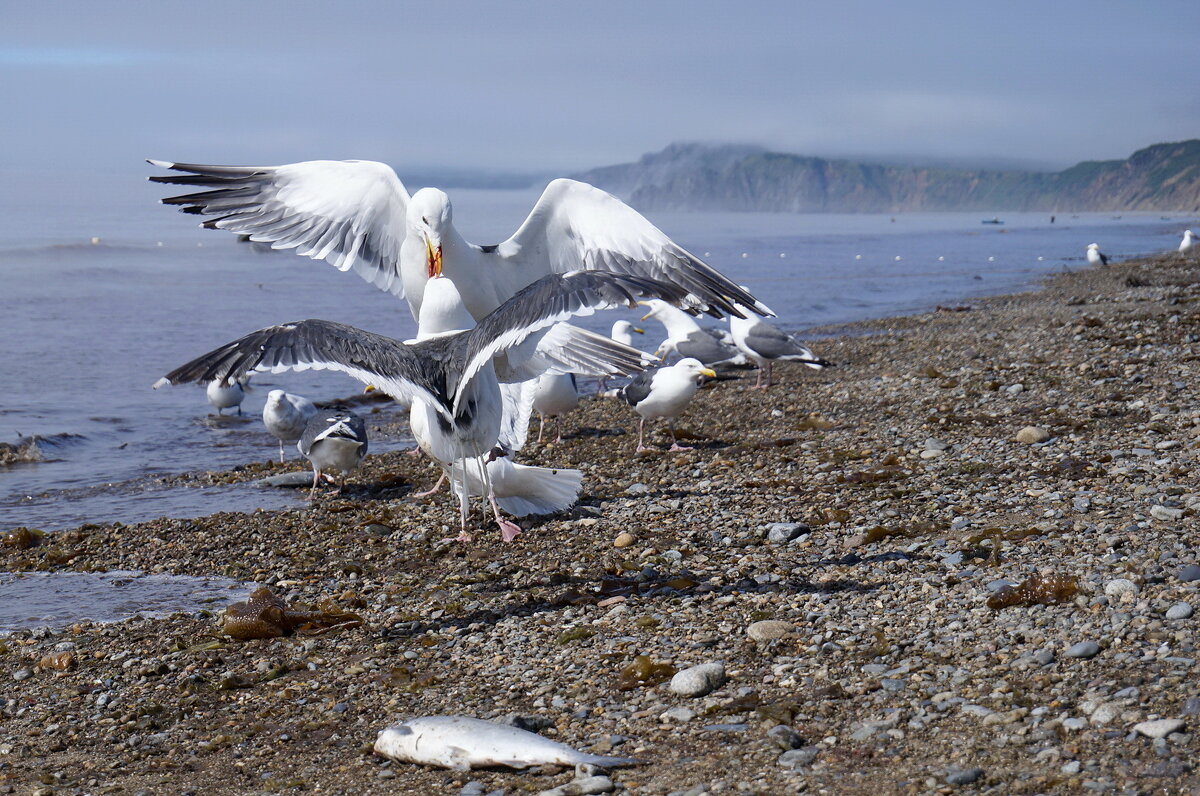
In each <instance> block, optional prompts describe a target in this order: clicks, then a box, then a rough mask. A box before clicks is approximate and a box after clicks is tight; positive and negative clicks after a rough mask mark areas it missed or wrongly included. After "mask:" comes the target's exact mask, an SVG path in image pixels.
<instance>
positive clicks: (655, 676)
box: [617, 655, 676, 691]
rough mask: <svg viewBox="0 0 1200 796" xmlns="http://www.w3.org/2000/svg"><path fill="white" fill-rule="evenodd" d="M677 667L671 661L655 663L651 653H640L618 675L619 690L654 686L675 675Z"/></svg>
mask: <svg viewBox="0 0 1200 796" xmlns="http://www.w3.org/2000/svg"><path fill="white" fill-rule="evenodd" d="M675 672H676V669H675V667H674V666H672V665H671V664H669V663H655V662H654V661H653V660H652V659H651V658H650V656H649V655H638V656H637V657H636V658H634V659H633V663H631V664H629V665H628V666H626V667H625V668H624V669H622V670H621V673H620V674H618V675H617V690H618V691H632V690H633V689H635V688H642V687H645V686H654V685H658V684H659V683H662V682H665V681H666V680H667V679H669V678H671V677H673V676H674V675H675Z"/></svg>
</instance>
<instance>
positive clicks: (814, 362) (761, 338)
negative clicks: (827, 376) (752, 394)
mask: <svg viewBox="0 0 1200 796" xmlns="http://www.w3.org/2000/svg"><path fill="white" fill-rule="evenodd" d="M729 332H730V334H731V335H733V343H734V345H736V346H737V347H738V348H739V349H741V351H743V352H744V353H745V354H746V356H747V357H749V358H750V359H752V360H754V363H755V364H756V365H758V379H756V380H755V382H754V386H755V388H761V389H764V390H765V389H767V388H768V387H770V386H771V384H772V383H773V382H772V381H771V371H772V368H773V366H774V364H775V361H776V360H779V359H782V360H788V361H792V362H799V363H800V364H802V365H806V366H808V367H810V368H813V369H814V370H821V369H822V368H828V367H832V365H833V363H832V362H828V361H826V360H824V359H821V358H820V357H819V356H817V355H816V354H814V353H813V352H812V349H810V348H808V347H806V346H803V345H801V344H800V343H799V342H798V341H797V340H796V338H794V337H792V336H791V335H790V334H788V333H787V332H785V331H783V330H782V329H780V328H779V327H777V326H775V325H773V324H770V323H767V322H766V321H764V320H762V319H761V318H758V317H754V316H750V317H746V318H739V317H737V316H734V315H730V316H729ZM764 370H765V371H766V373H767V383H766V384H763V383H762V381H763V371H764Z"/></svg>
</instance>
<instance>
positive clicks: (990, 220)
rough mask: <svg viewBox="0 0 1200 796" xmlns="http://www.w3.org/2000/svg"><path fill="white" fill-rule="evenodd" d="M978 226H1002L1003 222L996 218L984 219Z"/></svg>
mask: <svg viewBox="0 0 1200 796" xmlns="http://www.w3.org/2000/svg"><path fill="white" fill-rule="evenodd" d="M979 223H980V224H1003V223H1004V222H1003V221H1001V220H1000V219H998V218H985V219H984V220H983V221H980V222H979Z"/></svg>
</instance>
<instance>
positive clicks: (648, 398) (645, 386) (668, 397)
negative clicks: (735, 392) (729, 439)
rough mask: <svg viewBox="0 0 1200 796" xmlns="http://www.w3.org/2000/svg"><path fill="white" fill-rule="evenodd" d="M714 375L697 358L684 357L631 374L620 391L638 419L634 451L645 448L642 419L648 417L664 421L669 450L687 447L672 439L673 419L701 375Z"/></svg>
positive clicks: (714, 373) (691, 394)
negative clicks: (635, 374)
mask: <svg viewBox="0 0 1200 796" xmlns="http://www.w3.org/2000/svg"><path fill="white" fill-rule="evenodd" d="M716 375H717V374H716V372H715V371H713V370H711V369H710V368H706V367H704V364H703V363H701V362H700V360H698V359H693V358H691V357H685V358H684V359H681V360H679V361H678V362H676V363H675V364H674V365H668V366H665V367H661V368H655V369H654V370H647V371H643V372H642V373H639V374H638V375H637V376H636V377H634V379H633V381H631V382H629V384H628V385H627V386H626V387H625V389H624V390H623V391H622V394H623V395H624V397H625V401H626V403H628V404H629V405H630V406H632V407H633V409H634V411H636V412H637V413H638V414H639V415H641V418H642V419H641V420H640V421H639V422H638V443H637V452H638V453H641V452H642V451H644V450H647V448H646V446H645V445H643V444H642V443H643V441H644V440H645V432H646V421H647V420H648V419H652V418H662V419H663V420H666V421H667V429H668V430H669V431H670V432H671V448H670V450H672V451H686V450H691V448H689V447H687V446H685V445H680V444H679V440H677V439H676V438H675V418H677V417H679V415H680V414H682V413H683V410H684V409H686V408H687V405H688V404H689V403H690V402H691V400H692V397H693V396H694V395H695V394H696V391H697V390H698V389H700V382H701V381H702V377H704V376H707V377H709V378H712V377H714V376H716Z"/></svg>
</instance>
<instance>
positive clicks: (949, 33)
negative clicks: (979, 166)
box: [0, 0, 1200, 172]
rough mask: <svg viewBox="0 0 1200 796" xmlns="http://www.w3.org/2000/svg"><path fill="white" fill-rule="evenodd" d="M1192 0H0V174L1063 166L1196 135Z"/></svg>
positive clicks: (1199, 96) (1198, 35) (1196, 40)
mask: <svg viewBox="0 0 1200 796" xmlns="http://www.w3.org/2000/svg"><path fill="white" fill-rule="evenodd" d="M1196 12H1197V6H1196V5H1195V0H1186V2H1146V3H1133V2H1127V1H1126V0H1121V1H1120V2H1103V0H1089V1H1087V2H1083V1H1075V0H1070V1H1067V2H1045V0H1038V1H1037V2H1009V1H1008V0H1003V1H1002V2H993V3H986V4H985V3H977V2H963V1H962V0H955V1H954V2H931V1H927V2H922V1H921V0H906V1H905V2H855V1H853V0H849V1H847V0H838V1H837V2H828V1H826V2H811V3H810V2H798V1H797V0H783V1H781V2H752V0H741V2H706V1H705V0H688V2H652V1H651V0H630V1H628V2H626V1H624V0H605V2H571V1H570V0H555V2H515V1H513V2H498V1H496V2H486V3H484V2H470V3H468V2H442V1H441V0H425V2H421V3H410V2H382V1H380V2H350V1H348V0H341V2H336V3H334V2H321V3H317V2H304V1H303V0H284V1H280V2H274V1H272V2H259V1H258V0H234V1H232V2H226V1H225V0H216V1H215V2H214V1H211V0H206V1H205V2H202V3H195V2H188V3H176V2H167V0H153V1H150V0H147V1H146V2H112V1H110V0H105V2H96V1H95V0H86V2H85V1H82V0H81V1H77V2H53V1H51V0H47V1H46V2H41V1H39V2H29V1H28V0H18V1H13V0H0V100H2V107H3V109H4V122H3V124H0V170H10V171H15V170H27V169H28V168H30V167H31V166H32V167H35V168H36V167H37V164H39V163H45V164H47V166H48V167H51V168H55V167H66V168H74V169H78V170H89V169H90V170H94V171H99V172H110V171H115V170H125V169H128V168H129V166H130V164H131V163H136V162H138V160H139V159H140V158H143V157H160V158H166V159H175V160H184V161H187V160H191V161H198V162H220V163H224V162H232V163H281V162H289V161H294V160H302V159H309V158H365V159H374V160H384V161H387V162H390V163H392V164H394V165H397V166H399V167H401V168H404V167H408V168H413V169H417V168H438V167H446V166H461V167H466V168H472V167H486V168H490V169H495V170H520V171H569V170H573V169H582V168H587V167H590V166H594V165H603V164H608V163H614V162H621V161H627V160H632V159H635V158H636V157H638V156H639V155H640V154H642V153H644V152H647V151H652V150H657V149H659V148H661V147H663V146H665V145H666V144H668V143H670V142H671V141H677V140H689V141H736V142H750V143H757V144H763V145H766V146H769V147H772V148H775V149H779V150H783V151H789V152H798V153H804V154H817V155H827V156H828V155H843V154H853V155H878V156H887V155H894V154H916V155H925V156H935V157H958V158H961V157H974V156H986V157H1005V158H1017V159H1023V160H1028V161H1038V162H1043V163H1048V164H1052V165H1056V166H1057V165H1065V164H1069V163H1073V162H1075V161H1077V160H1080V159H1106V158H1120V157H1125V156H1126V155H1128V154H1129V153H1130V152H1132V151H1133V150H1135V149H1137V148H1139V147H1142V146H1145V145H1147V144H1150V143H1155V142H1158V141H1169V140H1180V139H1184V138H1193V137H1200V88H1198V85H1200V84H1198V83H1197V77H1198V76H1200V26H1198V20H1200V15H1198V14H1197V13H1196Z"/></svg>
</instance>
